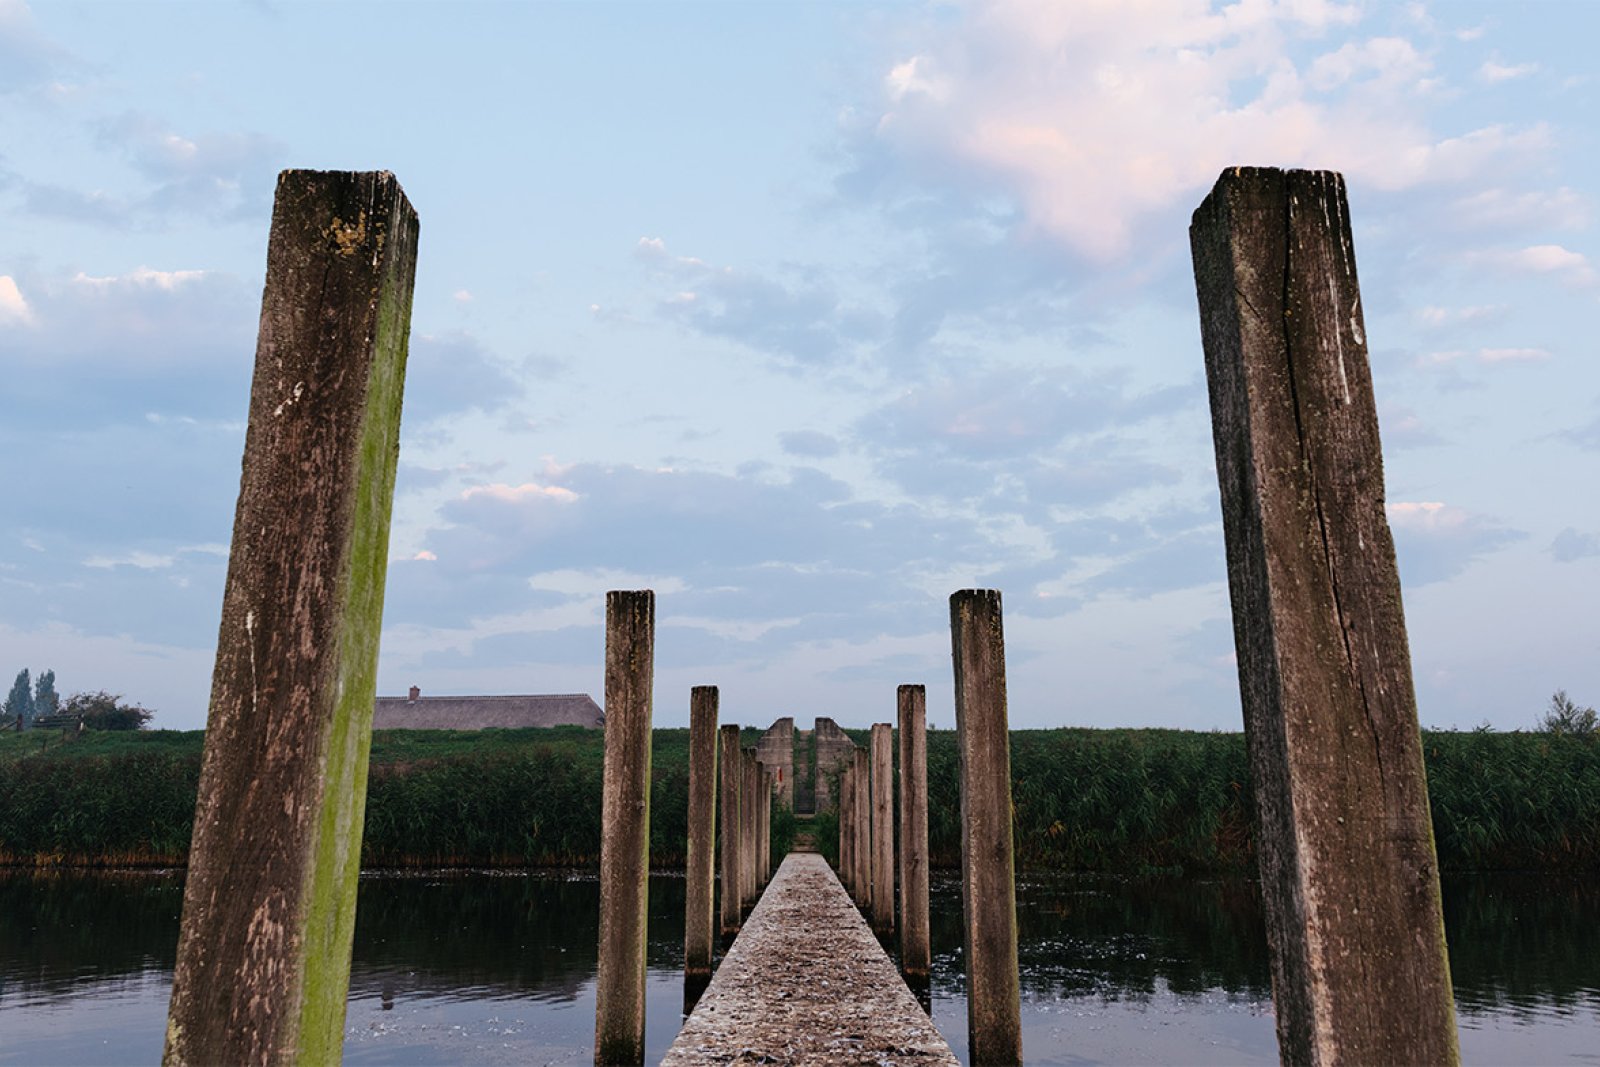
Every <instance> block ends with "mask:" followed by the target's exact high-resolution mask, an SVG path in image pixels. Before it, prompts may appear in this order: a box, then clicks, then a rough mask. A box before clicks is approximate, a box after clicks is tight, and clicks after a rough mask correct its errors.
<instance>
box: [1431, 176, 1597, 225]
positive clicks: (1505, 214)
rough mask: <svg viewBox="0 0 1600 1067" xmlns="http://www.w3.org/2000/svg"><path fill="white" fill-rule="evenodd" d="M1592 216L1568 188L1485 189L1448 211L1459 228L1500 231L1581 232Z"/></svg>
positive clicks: (1462, 200)
mask: <svg viewBox="0 0 1600 1067" xmlns="http://www.w3.org/2000/svg"><path fill="white" fill-rule="evenodd" d="M1591 215H1592V212H1591V210H1590V207H1589V202H1588V200H1586V199H1585V198H1584V197H1583V195H1582V194H1580V193H1579V192H1577V191H1576V190H1575V189H1572V188H1569V187H1567V186H1562V187H1561V188H1559V189H1554V190H1543V189H1536V190H1531V191H1528V192H1517V191H1514V190H1511V189H1504V188H1498V187H1497V188H1493V189H1485V190H1483V191H1481V192H1476V193H1472V194H1469V195H1467V196H1463V197H1460V198H1459V199H1457V200H1456V201H1455V202H1454V203H1453V204H1452V207H1451V211H1450V218H1451V219H1453V220H1454V221H1456V222H1457V223H1459V224H1460V225H1463V226H1475V227H1482V228H1492V229H1502V230H1528V229H1531V228H1541V229H1543V228H1554V229H1561V230H1581V229H1583V228H1585V227H1586V226H1588V225H1589V220H1590V217H1591Z"/></svg>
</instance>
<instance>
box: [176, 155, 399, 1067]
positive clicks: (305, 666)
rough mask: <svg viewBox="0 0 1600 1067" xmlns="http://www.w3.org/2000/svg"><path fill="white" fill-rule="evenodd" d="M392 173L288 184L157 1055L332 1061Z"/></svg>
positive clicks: (369, 597)
mask: <svg viewBox="0 0 1600 1067" xmlns="http://www.w3.org/2000/svg"><path fill="white" fill-rule="evenodd" d="M416 261H417V216H416V213H415V212H413V211H412V209H411V205H410V203H408V202H407V200H406V197H405V193H404V192H402V191H401V189H400V183H399V182H397V181H396V180H395V177H394V175H392V174H389V173H386V172H385V173H349V172H338V171H326V172H318V171H305V170H287V171H284V172H283V173H282V174H280V175H279V176H278V188H277V194H276V199H275V201H274V204H273V210H272V230H271V235H270V236H269V238H268V240H267V277H266V287H265V290H264V292H263V294H262V297H261V325H260V334H259V339H258V341H257V347H256V365H255V376H254V379H253V381H252V382H251V386H250V415H249V425H248V429H247V430H246V434H245V446H244V469H243V474H242V476H241V479H240V486H239V501H238V508H237V510H236V512H235V514H234V525H233V531H234V532H233V546H232V550H231V552H230V555H229V558H228V576H227V583H226V585H225V587H224V592H223V600H222V625H221V628H220V631H219V633H218V637H217V658H216V666H215V670H214V672H213V674H212V680H211V711H210V716H209V718H208V721H207V724H206V739H205V755H204V758H203V764H202V767H201V772H200V789H199V800H198V803H197V806H196V809H195V822H194V835H193V840H192V842H191V850H190V854H189V873H188V880H187V883H186V885H185V887H184V896H183V919H182V924H181V927H180V932H179V935H178V955H177V964H176V970H175V973H174V975H173V986H172V1000H171V1005H170V1009H169V1014H168V1021H167V1037H166V1051H165V1056H164V1059H165V1062H166V1063H168V1064H186V1063H250V1064H287V1063H300V1062H336V1061H337V1060H338V1059H339V1055H340V1049H341V1048H342V1047H343V1041H344V1018H345V998H346V994H347V992H348V987H349V978H350V945H351V938H352V936H353V934H354V929H355V908H356V879H357V875H358V873H359V871H360V861H361V829H362V821H363V819H364V817H365V811H366V793H367V752H368V748H369V746H370V741H371V737H372V704H373V696H374V692H375V689H376V672H377V665H378V632H379V625H380V622H381V620H382V615H383V587H384V576H385V573H386V568H387V564H388V549H389V514H390V505H391V502H392V500H393V497H394V473H395V462H396V459H397V457H398V455H399V448H400V445H399V440H400V399H401V391H402V385H403V383H404V380H405V367H406V343H407V337H408V334H409V332H410V328H411V290H412V282H413V279H414V278H415V274H416Z"/></svg>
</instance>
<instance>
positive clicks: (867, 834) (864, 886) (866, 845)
mask: <svg viewBox="0 0 1600 1067" xmlns="http://www.w3.org/2000/svg"><path fill="white" fill-rule="evenodd" d="M850 762H851V765H852V767H853V768H854V770H855V776H856V817H855V834H856V841H855V857H856V903H857V904H859V905H860V906H861V911H862V914H864V915H871V914H872V893H873V889H874V886H873V884H872V768H871V766H870V762H871V761H870V760H869V759H868V757H867V750H866V749H864V748H857V749H855V751H853V752H852V753H851V754H850Z"/></svg>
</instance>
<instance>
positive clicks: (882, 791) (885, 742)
mask: <svg viewBox="0 0 1600 1067" xmlns="http://www.w3.org/2000/svg"><path fill="white" fill-rule="evenodd" d="M872 888H873V893H872V928H873V930H875V931H876V932H878V933H880V934H887V933H890V932H892V931H893V930H894V727H892V726H890V725H889V724H888V723H886V722H879V723H873V724H872Z"/></svg>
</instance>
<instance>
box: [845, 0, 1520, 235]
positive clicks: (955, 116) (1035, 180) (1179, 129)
mask: <svg viewBox="0 0 1600 1067" xmlns="http://www.w3.org/2000/svg"><path fill="white" fill-rule="evenodd" d="M1359 18H1360V12H1359V9H1358V8H1357V7H1355V6H1353V5H1338V4H1328V3H1285V4H1270V3H1238V4H1233V5H1229V6H1225V7H1222V8H1220V9H1218V8H1216V7H1214V5H1212V4H1211V3H1208V2H1204V0H1175V2H1174V0H1131V2H1130V0H1075V2H1073V3H1055V4H1047V3H1034V2H1026V0H994V2H990V3H980V4H975V5H973V7H972V8H971V9H970V10H969V13H968V14H967V16H966V18H965V19H963V20H961V21H960V22H959V23H958V24H956V25H953V26H952V27H951V28H950V29H949V30H948V31H947V32H946V33H945V34H944V36H942V37H939V38H937V39H935V40H933V41H930V42H929V43H928V47H926V48H925V49H923V50H921V51H919V53H918V54H916V55H913V56H911V57H909V58H906V59H903V60H901V61H900V62H898V63H896V64H894V65H893V66H892V67H891V68H890V70H889V71H888V73H887V75H886V76H885V78H884V82H883V93H884V104H883V111H882V114H881V116H880V117H879V119H878V121H877V123H876V124H875V127H874V130H873V136H874V140H875V142H876V144H877V145H879V146H881V147H885V148H887V149H888V151H889V152H890V153H891V154H892V155H893V156H895V157H897V158H899V159H901V160H903V161H909V163H910V166H911V168H912V169H913V170H915V171H917V172H919V173H922V174H927V175H937V176H938V180H941V181H953V182H955V183H957V184H971V185H975V186H977V187H979V188H980V189H981V190H982V191H983V192H984V193H985V194H987V193H989V192H991V191H993V190H995V189H996V187H998V189H999V190H1001V191H1003V192H1004V193H1006V194H1008V195H1009V196H1011V197H1013V198H1014V199H1016V200H1017V201H1018V202H1019V204H1020V206H1021V207H1022V209H1023V212H1024V214H1025V217H1026V219H1027V222H1028V224H1029V225H1030V226H1031V228H1032V229H1034V230H1035V231H1037V232H1041V233H1044V234H1047V235H1049V236H1051V237H1053V238H1055V239H1057V240H1059V241H1062V242H1064V243H1066V244H1067V245H1069V246H1071V247H1073V248H1074V249H1076V250H1077V251H1079V252H1080V253H1083V254H1085V255H1087V256H1089V257H1091V258H1094V259H1099V260H1109V259H1114V258H1116V257H1118V256H1120V255H1121V254H1122V253H1123V252H1125V251H1126V249H1127V248H1128V247H1129V246H1130V244H1131V242H1132V239H1133V231H1134V230H1135V228H1136V227H1138V226H1139V225H1140V224H1141V223H1142V222H1143V221H1144V220H1145V219H1146V218H1147V217H1150V216H1153V215H1155V214H1156V213H1159V212H1168V211H1172V210H1174V209H1175V208H1176V207H1177V206H1178V205H1191V206H1192V203H1193V202H1195V201H1196V200H1197V198H1198V197H1199V196H1200V195H1202V194H1203V193H1204V190H1205V189H1206V188H1207V187H1208V186H1209V185H1210V184H1211V183H1212V182H1213V181H1214V180H1215V178H1216V176H1217V174H1218V173H1219V172H1220V171H1222V170H1223V169H1224V168H1226V167H1228V166H1233V165H1236V164H1240V163H1246V164H1254V165H1274V166H1298V167H1330V166H1333V167H1337V168H1338V169H1340V170H1341V171H1343V172H1344V173H1345V174H1346V175H1347V176H1348V177H1349V178H1350V179H1351V180H1352V181H1354V182H1360V183H1362V184H1365V185H1367V186H1368V187H1373V188H1378V189H1384V190H1402V189H1410V188H1415V187H1419V186H1424V185H1449V184H1467V183H1471V184H1479V183H1482V182H1483V181H1484V180H1485V177H1486V175H1489V174H1492V173H1493V172H1494V171H1495V170H1496V169H1497V168H1498V167H1500V166H1501V165H1502V164H1505V165H1507V166H1510V165H1512V164H1515V163H1516V162H1517V161H1518V160H1522V159H1525V158H1526V157H1527V156H1529V155H1534V154H1537V153H1539V152H1541V151H1543V150H1545V149H1546V148H1548V147H1549V145H1550V142H1551V136H1550V133H1549V131H1548V129H1546V128H1545V127H1543V126H1541V125H1533V126H1530V127H1526V128H1512V127H1507V126H1502V125H1491V126H1485V127H1482V128H1479V129H1471V130H1464V131H1460V132H1455V133H1450V134H1445V135H1441V134H1439V133H1436V132H1435V131H1434V130H1432V129H1431V128H1430V122H1429V118H1430V116H1429V108H1430V106H1431V102H1432V101H1433V100H1435V99H1437V98H1441V97H1442V96H1443V95H1444V94H1443V92H1442V90H1443V88H1444V87H1443V85H1442V81H1441V79H1440V78H1439V76H1438V75H1437V74H1436V72H1435V70H1434V68H1433V59H1432V58H1431V56H1430V54H1429V53H1428V52H1427V51H1425V50H1424V49H1420V48H1418V47H1417V46H1416V45H1414V44H1413V43H1411V42H1410V41H1408V40H1406V39H1404V38H1401V37H1394V36H1363V35H1361V34H1360V33H1359V30H1358V27H1357V25H1356V24H1357V23H1358V21H1359Z"/></svg>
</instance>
